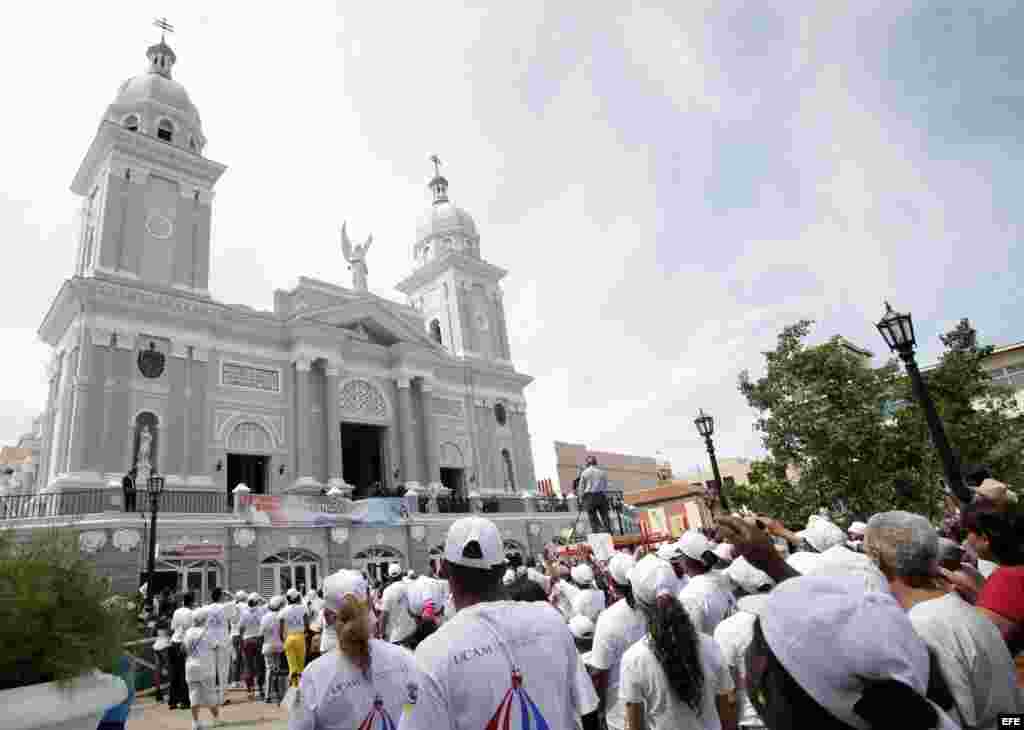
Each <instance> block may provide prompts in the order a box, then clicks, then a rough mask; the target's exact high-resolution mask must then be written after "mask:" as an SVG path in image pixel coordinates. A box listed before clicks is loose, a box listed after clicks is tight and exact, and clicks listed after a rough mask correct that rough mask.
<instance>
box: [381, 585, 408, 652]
mask: <svg viewBox="0 0 1024 730" xmlns="http://www.w3.org/2000/svg"><path fill="white" fill-rule="evenodd" d="M406 587H407V584H406V583H405V582H404V581H400V580H398V581H395V582H394V583H392V584H391V585H389V586H388V587H387V588H385V589H384V595H383V597H382V598H381V610H382V611H383V612H384V613H386V614H387V615H388V640H389V641H391V643H393V644H397V643H398V642H399V641H404V640H405V639H407V638H408V637H410V636H412V634H413V633H414V632H415V631H416V622H415V621H413V618H412V616H410V615H409V604H408V601H407V599H406V595H405V589H406Z"/></svg>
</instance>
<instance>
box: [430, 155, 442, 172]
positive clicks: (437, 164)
mask: <svg viewBox="0 0 1024 730" xmlns="http://www.w3.org/2000/svg"><path fill="white" fill-rule="evenodd" d="M430 161H431V162H433V163H434V177H441V158H440V157H438V156H437V155H431V156H430Z"/></svg>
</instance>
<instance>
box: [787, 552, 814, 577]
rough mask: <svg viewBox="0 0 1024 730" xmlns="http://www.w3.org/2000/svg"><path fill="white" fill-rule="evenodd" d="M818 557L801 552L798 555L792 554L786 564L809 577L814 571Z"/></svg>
mask: <svg viewBox="0 0 1024 730" xmlns="http://www.w3.org/2000/svg"><path fill="white" fill-rule="evenodd" d="M818 557H819V555H818V553H809V552H807V551H806V550H801V551H800V552H798V553H792V554H791V555H790V556H789V557H788V558H786V563H788V564H789V567H791V568H792V569H793V570H795V571H796V572H797V573H800V574H801V575H807V574H808V573H809V572H810V571H811V570H813V569H814V564H815V563H816V562H818Z"/></svg>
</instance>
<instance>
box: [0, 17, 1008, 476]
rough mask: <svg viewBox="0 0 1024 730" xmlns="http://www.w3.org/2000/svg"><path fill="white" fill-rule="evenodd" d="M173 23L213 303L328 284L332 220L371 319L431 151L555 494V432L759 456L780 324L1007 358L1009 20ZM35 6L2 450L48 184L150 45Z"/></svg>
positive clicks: (11, 165) (60, 176)
mask: <svg viewBox="0 0 1024 730" xmlns="http://www.w3.org/2000/svg"><path fill="white" fill-rule="evenodd" d="M180 6H181V7H180V9H179V10H178V11H177V12H179V13H180V15H179V17H178V18H175V19H174V20H175V24H176V25H177V27H178V29H179V33H178V34H177V35H176V36H174V37H173V38H172V39H171V42H172V43H173V44H174V47H175V50H176V52H177V53H178V57H179V63H178V66H177V67H176V69H175V76H176V78H178V79H179V80H181V81H182V82H183V83H184V84H185V85H186V87H187V88H188V90H189V93H190V94H191V96H192V98H193V100H194V101H195V103H196V104H197V105H198V107H199V109H200V111H201V113H202V115H203V123H204V129H205V131H206V134H207V136H208V138H209V140H210V144H209V147H208V150H207V151H208V153H209V155H210V156H211V157H213V158H214V159H216V160H218V161H220V162H223V163H225V164H227V165H228V171H227V172H226V174H225V175H224V177H223V179H222V180H221V182H220V184H219V185H218V195H217V198H216V202H215V208H214V240H213V249H214V258H213V270H212V277H213V278H212V282H211V287H212V289H213V292H214V293H215V295H217V296H218V297H220V298H222V299H224V300H226V301H232V302H239V303H243V304H247V305H250V306H255V307H261V308H270V307H271V306H272V290H273V289H274V288H275V287H287V286H290V285H292V284H293V283H294V281H295V280H296V279H297V278H298V277H299V276H301V275H308V276H315V277H318V278H323V279H326V280H329V281H338V282H345V281H347V279H348V272H347V271H346V269H345V266H344V262H343V261H342V258H341V254H340V250H339V245H338V233H337V231H338V227H339V225H340V224H341V222H342V221H348V225H349V229H350V230H351V231H352V232H353V235H354V236H356V237H361V236H365V235H367V234H368V233H371V232H372V233H373V234H374V239H375V244H374V249H373V252H372V255H371V261H370V286H371V288H372V289H373V290H374V291H375V292H378V293H380V294H382V295H386V296H393V297H395V298H400V297H399V295H398V294H397V293H396V292H395V291H394V290H393V288H392V287H393V285H394V283H395V282H397V281H399V280H400V279H401V278H403V277H404V276H406V275H407V274H408V273H409V271H410V269H411V256H410V254H411V249H412V244H413V235H414V231H415V224H416V220H417V218H418V216H419V215H420V214H421V213H422V212H423V211H424V210H425V209H426V207H427V205H428V196H427V191H426V188H425V183H426V180H427V178H428V177H429V174H430V172H431V170H430V166H429V164H428V162H427V159H426V158H427V156H428V155H430V154H431V153H435V152H436V153H437V154H439V155H440V156H441V158H442V159H443V160H444V161H445V167H444V169H445V174H446V176H448V178H449V179H450V181H451V188H450V192H451V195H452V198H453V200H454V201H455V202H456V203H457V204H458V205H460V206H462V207H464V208H465V209H466V210H468V211H469V212H470V214H471V215H472V216H473V217H474V218H475V220H476V222H477V225H478V227H479V229H480V231H481V234H482V242H481V248H482V252H483V255H484V257H485V258H486V259H488V260H489V261H491V262H493V263H495V264H497V265H499V266H502V267H504V268H506V269H508V271H509V275H508V277H507V279H506V280H505V282H504V286H505V309H506V313H507V315H508V318H509V325H510V326H509V335H510V339H511V347H512V355H513V359H514V360H515V361H516V363H517V365H518V366H519V368H520V369H521V370H522V371H524V372H526V373H528V374H531V375H533V376H534V377H535V378H536V380H535V382H534V384H533V385H531V386H530V388H529V389H528V391H527V396H528V399H529V405H530V411H529V412H530V428H531V431H532V437H533V446H534V453H535V457H536V462H537V473H538V477H542V478H543V477H545V476H554V473H555V470H554V459H553V448H552V442H553V441H555V440H560V441H573V442H585V443H588V444H590V445H591V446H593V447H595V448H600V449H603V450H609V451H626V452H636V453H640V454H648V455H650V454H653V453H654V452H655V451H656V450H658V449H662V450H664V452H665V454H666V456H668V458H670V459H671V460H672V461H674V462H676V463H677V465H680V467H681V468H689V465H692V464H696V463H703V462H704V460H705V459H706V456H705V454H704V450H703V444H702V443H701V442H700V440H699V438H698V437H697V436H696V433H695V431H694V427H693V418H694V416H695V415H696V412H697V409H698V408H705V409H706V410H708V411H709V412H711V413H712V414H713V415H714V416H715V418H716V443H717V445H718V450H719V453H721V454H723V455H727V456H732V455H735V456H741V455H746V456H750V455H757V454H758V453H759V443H758V438H757V435H756V434H755V433H754V432H753V431H752V430H751V424H752V416H753V414H751V413H750V411H749V409H748V408H747V406H746V404H745V403H744V402H743V400H742V397H741V396H740V395H739V393H738V392H737V390H736V377H737V374H738V373H739V371H741V370H743V369H751V370H753V371H754V372H755V373H756V372H757V371H758V370H759V369H760V368H761V367H762V366H763V357H762V355H761V353H762V352H763V351H765V350H769V349H771V348H772V347H774V345H775V338H776V335H777V333H778V331H779V330H780V329H781V328H782V327H783V326H785V325H786V324H789V323H791V322H793V321H795V320H797V319H800V318H803V317H811V318H814V319H816V320H818V322H819V325H818V327H817V329H816V330H815V333H814V337H816V338H824V337H827V336H830V335H832V334H837V333H842V334H844V335H846V336H847V337H849V338H850V339H852V340H854V341H855V342H858V343H860V344H862V345H864V346H866V347H868V348H870V349H873V350H875V351H876V352H878V353H879V355H880V356H881V355H882V354H883V353H881V352H880V350H881V345H882V343H881V342H880V341H879V339H878V336H877V332H875V331H874V328H873V324H872V322H873V321H874V320H875V319H877V317H878V316H879V315H880V313H881V303H882V300H883V299H885V298H891V299H892V300H893V304H894V305H896V306H899V307H901V308H904V309H910V310H912V311H913V312H914V314H915V318H916V320H917V322H918V330H919V331H920V332H939V331H943V329H944V326H943V325H944V323H946V322H948V321H954V322H955V321H956V320H958V319H959V318H960V317H962V316H971V317H972V321H974V322H975V325H976V326H977V327H978V329H979V331H980V332H982V335H983V337H986V338H990V340H991V341H996V342H1007V341H1011V340H1019V339H1020V333H1019V332H1017V331H1015V330H1014V325H1015V323H1014V322H1013V320H1012V318H1010V317H1006V316H1005V312H1007V311H1012V309H1013V306H1014V305H1015V304H1016V303H1017V299H1018V295H1017V292H1018V291H1019V289H1020V285H1019V275H1018V274H1017V272H1018V271H1021V270H1024V246H1021V245H1019V244H1020V225H1021V219H1022V214H1021V213H1020V211H1019V210H1018V208H1019V206H1018V205H1017V202H1016V196H1015V195H1014V194H1013V192H1012V191H1013V190H1015V189H1016V177H1017V175H1018V172H1017V169H1016V168H1017V165H1015V164H1014V163H1015V162H1019V160H1020V158H1021V156H1022V155H1021V153H1022V149H1021V144H1020V140H1019V135H1016V134H1015V133H1014V130H1015V127H1014V126H1013V120H1015V119H1016V118H1017V116H1019V115H1016V114H1015V110H1016V109H1017V106H1015V105H1016V104H1017V100H1018V97H1019V96H1020V94H1019V92H1020V89H1019V78H1021V74H1020V73H1017V70H1018V69H1021V68H1022V63H1024V59H1022V54H1021V52H1020V51H1019V50H1018V46H1019V44H1017V43H1016V41H1015V40H1014V39H1013V38H1011V37H1010V36H1011V35H1012V34H1008V33H1007V29H1008V28H1012V27H1013V26H1014V24H1013V22H1012V20H1013V19H1014V18H1015V17H1016V16H1014V15H1012V13H1013V12H1015V11H1014V10H1013V8H1011V7H1010V6H1009V4H1006V7H1003V6H1002V5H1000V6H999V7H996V6H995V5H994V4H993V5H992V6H991V7H990V6H986V12H985V13H981V14H978V13H974V14H972V13H969V12H967V11H966V10H965V11H964V13H962V14H961V13H960V12H959V11H958V12H957V13H955V14H953V15H952V16H949V17H947V15H948V13H947V14H946V15H943V11H942V10H941V8H940V7H939V6H938V5H935V4H933V3H912V2H903V1H902V0H899V1H897V2H891V1H889V0H886V2H881V1H880V0H876V1H875V2H868V3H852V2H850V3H842V2H836V3H811V2H802V1H798V2H794V3H789V4H786V5H785V6H780V7H779V8H767V7H765V6H764V4H763V3H755V2H749V1H744V0H725V1H724V2H716V3H711V2H703V0H702V1H701V2H693V3H683V4H679V3H676V4H664V5H663V7H660V8H659V7H656V6H651V5H649V4H648V5H641V4H639V3H637V4H627V3H622V4H613V5H601V4H597V5H595V4H587V5H583V4H582V3H568V4H562V5H557V4H556V5H552V4H551V3H543V2H540V1H539V0H536V1H531V2H522V3H517V4H516V5H515V6H514V7H512V6H508V7H505V6H503V5H501V4H491V5H484V4H470V5H466V6H463V7H456V6H446V5H437V4H433V5H424V4H420V5H415V4H413V5H408V6H406V7H403V8H402V11H401V16H400V17H396V14H395V12H394V11H393V10H392V9H388V8H378V7H377V6H374V5H369V4H363V5H352V4H351V3H337V4H335V5H334V6H331V5H329V4H316V5H309V6H306V5H303V6H302V7H301V8H298V9H296V10H294V11H293V12H288V13H281V14H276V15H273V14H250V15H243V16H239V15H237V14H236V13H231V12H229V10H228V9H221V10H218V9H217V8H212V9H211V7H210V6H209V4H208V3H206V4H200V3H199V2H183V3H181V4H180ZM997 11H998V12H997ZM13 12H14V10H8V9H6V8H5V9H3V10H0V14H8V13H13ZM62 12H65V13H66V16H65V17H66V20H65V22H64V23H62V24H61V25H60V26H56V27H55V26H53V25H52V19H51V17H50V16H51V11H50V10H49V9H47V8H46V6H45V5H40V4H37V5H32V6H25V7H21V6H19V7H18V9H17V13H18V17H17V25H18V27H19V28H21V29H22V32H20V33H19V34H17V36H16V37H12V38H11V39H10V42H9V43H8V44H6V45H5V46H4V47H2V48H0V63H3V64H4V65H5V66H6V67H7V68H19V67H23V66H24V65H25V63H26V62H30V63H31V66H32V69H33V72H32V73H31V74H28V73H24V74H12V75H10V79H8V84H9V86H8V93H9V98H15V99H18V108H19V113H17V114H8V115H5V116H4V117H3V118H2V119H0V133H2V134H3V136H4V138H5V139H8V140H17V142H18V143H17V144H12V145H9V148H10V149H9V150H8V153H7V156H6V157H5V164H4V166H3V167H2V168H0V190H3V191H5V192H4V194H3V196H0V236H3V240H5V241H11V242H14V243H15V245H16V246H17V247H18V250H19V251H21V252H24V255H20V256H18V258H17V260H16V267H15V270H14V272H13V273H9V275H8V276H7V277H6V279H5V284H6V286H5V287H4V288H2V289H0V291H2V294H0V297H2V300H0V302H2V305H3V306H0V323H2V324H0V326H3V327H4V328H5V329H4V335H5V338H6V339H5V342H9V343H12V346H13V350H12V351H13V352H15V353H17V354H16V356H15V357H11V358H8V362H7V366H6V368H5V371H4V372H5V378H4V381H3V383H0V401H2V402H5V403H8V405H7V407H6V409H5V410H6V412H7V413H9V414H12V416H11V418H13V419H14V420H13V421H11V420H10V419H8V421H6V422H5V421H4V420H3V419H2V418H0V442H5V443H6V442H10V441H12V440H13V439H14V438H16V437H17V435H18V433H19V432H20V431H21V430H23V429H24V426H23V425H20V424H22V423H25V422H26V419H30V414H32V413H35V412H37V411H38V409H39V408H41V406H42V404H43V403H42V401H43V398H44V396H45V387H44V386H43V385H42V384H40V383H39V381H40V378H41V375H40V372H41V368H42V363H43V361H44V359H45V348H42V347H41V346H38V345H32V344H30V341H31V339H32V331H33V330H34V328H35V327H36V326H37V324H38V322H39V321H41V319H42V316H43V314H44V313H45V311H46V308H47V307H48V305H49V301H50V298H51V297H52V296H53V295H54V294H55V293H56V291H57V288H58V287H59V284H60V281H61V280H62V279H63V278H64V277H66V276H67V275H68V274H69V273H70V271H71V266H72V261H73V255H74V231H75V227H74V211H75V208H76V205H77V202H76V201H75V200H74V197H73V196H72V195H71V194H70V193H68V192H67V184H68V181H69V180H70V178H71V176H72V175H73V173H74V170H75V168H76V166H77V165H78V163H79V161H80V160H81V158H82V155H83V154H84V152H85V149H86V148H87V145H88V143H89V140H90V138H91V135H92V134H93V132H94V130H95V128H96V124H97V121H98V119H99V117H100V115H101V113H102V111H103V109H104V107H105V105H106V104H107V103H108V102H109V101H110V99H111V98H112V97H113V94H114V91H115V90H116V88H117V85H118V84H119V83H120V82H121V81H123V80H124V79H125V78H128V77H129V76H131V75H132V74H134V73H137V72H138V71H139V70H140V69H141V67H142V63H143V57H142V53H143V50H144V48H145V46H146V45H147V44H148V42H150V41H151V36H152V34H148V35H147V30H146V29H147V28H148V23H149V21H150V18H149V17H148V13H147V11H146V9H145V8H140V7H137V5H134V4H127V3H126V4H123V5H111V6H109V7H107V6H104V7H103V8H101V9H100V10H97V9H96V8H88V9H86V8H84V7H83V8H77V6H76V7H75V8H71V9H70V10H67V9H64V10H62ZM67 13H70V15H67ZM1000 13H1002V15H1000ZM0 20H8V21H9V24H11V23H14V22H15V19H14V18H13V16H12V17H11V18H0ZM950 25H952V31H949V30H947V28H948V26H950ZM953 31H955V35H953V36H950V35H949V33H950V32H953ZM39 37H45V38H47V44H44V45H42V46H40V45H39V44H38V43H37V42H36V41H35V40H34V39H36V38H39ZM972 38H973V39H974V40H972ZM976 43H981V44H982V46H980V47H982V48H984V49H985V53H979V52H977V51H978V49H977V48H975V46H974V45H972V44H976ZM55 48H59V49H60V52H59V53H57V52H55V51H54V49H55ZM67 59H74V63H73V64H71V65H69V61H68V60H67ZM83 59H85V60H83ZM71 78H73V82H69V79H71ZM963 99H969V104H968V103H967V102H964V101H963ZM922 345H923V352H922V358H923V359H927V358H929V357H934V356H935V354H937V352H938V343H937V338H929V341H928V342H926V343H922Z"/></svg>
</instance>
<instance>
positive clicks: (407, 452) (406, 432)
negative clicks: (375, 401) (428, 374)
mask: <svg viewBox="0 0 1024 730" xmlns="http://www.w3.org/2000/svg"><path fill="white" fill-rule="evenodd" d="M395 384H396V385H397V386H398V430H399V433H400V435H401V439H402V441H401V443H402V481H403V482H405V486H406V487H407V488H409V489H411V490H413V489H419V487H420V474H419V472H420V470H419V465H418V464H417V461H416V434H415V432H414V431H413V424H412V394H411V393H410V392H409V385H410V382H409V378H407V377H404V376H402V377H397V378H395Z"/></svg>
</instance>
